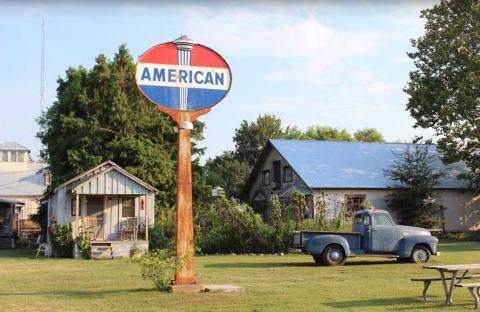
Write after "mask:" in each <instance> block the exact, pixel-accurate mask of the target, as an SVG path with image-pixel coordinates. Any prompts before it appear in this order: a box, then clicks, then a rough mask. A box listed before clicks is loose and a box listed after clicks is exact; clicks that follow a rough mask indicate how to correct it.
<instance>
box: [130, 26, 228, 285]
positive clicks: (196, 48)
mask: <svg viewBox="0 0 480 312" xmlns="http://www.w3.org/2000/svg"><path fill="white" fill-rule="evenodd" d="M135 81H136V84H137V87H138V90H139V91H140V92H141V93H142V94H143V95H144V96H145V97H146V98H147V99H148V100H149V101H150V102H152V103H153V104H155V105H156V106H157V109H158V110H159V111H160V112H162V113H165V114H167V115H169V116H170V117H171V118H172V119H173V120H174V121H175V122H176V125H177V128H178V163H177V203H176V204H177V210H176V224H175V225H176V228H175V247H176V260H177V262H179V263H181V264H184V265H183V266H182V268H181V269H180V270H178V271H177V272H176V273H175V280H174V281H173V286H172V291H174V292H197V291H202V290H204V289H205V286H204V285H198V284H197V281H196V280H195V277H194V274H193V256H194V246H193V211H192V149H191V148H192V146H191V130H192V129H193V124H192V122H194V121H195V120H197V118H198V117H199V116H202V115H204V114H206V113H208V112H209V111H210V109H211V108H212V106H214V105H216V104H217V103H219V102H220V101H221V100H223V98H224V97H225V96H226V95H227V93H228V91H229V90H230V87H231V84H232V73H231V71H230V67H229V66H228V64H227V62H226V61H225V60H224V59H223V58H222V57H221V56H220V55H219V54H218V53H217V52H215V51H214V50H212V49H210V48H208V47H206V46H204V45H201V44H198V43H196V42H194V41H193V40H191V39H190V38H188V37H187V36H185V35H182V36H181V37H180V38H178V39H176V40H174V41H171V42H165V43H162V44H159V45H156V46H154V47H152V48H150V49H149V50H148V51H146V52H145V53H144V54H142V55H141V56H140V57H139V60H138V62H137V65H136V67H135ZM209 289H211V288H209ZM223 290H224V289H223ZM228 291H231V288H229V289H228Z"/></svg>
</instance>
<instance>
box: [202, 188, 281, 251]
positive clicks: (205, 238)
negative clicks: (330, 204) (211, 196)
mask: <svg viewBox="0 0 480 312" xmlns="http://www.w3.org/2000/svg"><path fill="white" fill-rule="evenodd" d="M202 223H203V226H199V227H196V235H195V239H196V245H197V246H198V247H199V248H200V249H201V251H202V252H204V253H207V254H212V253H271V252H278V251H280V250H278V249H279V248H278V246H277V243H276V242H277V241H278V239H277V235H279V231H278V230H277V231H276V230H275V228H274V227H273V226H270V225H268V224H265V223H264V222H263V220H262V218H261V216H260V215H258V214H256V213H254V212H253V210H252V208H250V207H249V206H247V205H241V204H240V203H239V202H238V200H236V199H228V198H226V197H221V198H218V199H216V200H215V201H214V202H213V204H212V205H211V206H210V207H209V209H208V211H207V212H206V214H205V217H204V220H203V222H202ZM280 235H281V239H283V241H284V242H285V241H286V242H287V243H285V244H281V245H282V246H283V248H288V241H289V240H290V233H289V232H288V231H281V233H280ZM285 246H286V247H285Z"/></svg>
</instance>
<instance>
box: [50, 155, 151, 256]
mask: <svg viewBox="0 0 480 312" xmlns="http://www.w3.org/2000/svg"><path fill="white" fill-rule="evenodd" d="M156 191H157V190H156V189H155V188H154V187H152V186H151V185H149V184H148V183H146V182H144V181H142V180H141V179H139V178H137V177H135V176H134V175H132V174H130V173H128V172H127V171H126V170H125V169H123V168H121V167H120V166H118V165H117V164H115V163H114V162H112V161H106V162H104V163H102V164H100V165H98V166H96V167H95V168H92V169H90V170H88V171H85V172H84V173H82V174H80V175H78V176H76V177H74V178H72V179H70V180H68V181H66V182H65V183H63V184H61V185H60V186H58V187H57V188H56V189H55V190H54V192H53V194H52V195H51V196H50V198H49V200H48V206H49V208H48V214H49V222H50V223H51V222H56V223H59V224H69V223H70V224H71V225H72V234H73V237H74V238H75V237H77V236H79V235H81V234H85V235H87V234H88V235H89V236H91V239H92V252H99V253H100V251H102V250H103V251H105V252H104V253H103V254H102V256H108V257H110V256H111V257H124V256H128V255H129V252H130V248H131V247H132V246H133V245H136V246H137V247H139V248H141V249H148V228H149V226H153V223H154V201H155V192H156ZM86 232H88V233H86ZM95 246H97V247H95ZM95 248H96V249H98V250H94V249H95ZM110 251H111V254H109V252H110ZM77 254H78V253H77V252H76V250H75V251H74V255H77Z"/></svg>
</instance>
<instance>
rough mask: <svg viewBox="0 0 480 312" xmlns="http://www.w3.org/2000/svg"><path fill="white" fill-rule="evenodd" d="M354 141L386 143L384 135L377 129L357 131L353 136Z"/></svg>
mask: <svg viewBox="0 0 480 312" xmlns="http://www.w3.org/2000/svg"><path fill="white" fill-rule="evenodd" d="M353 139H354V140H355V141H361V142H385V139H384V138H383V134H382V133H381V132H380V131H378V130H377V129H375V128H365V129H361V130H357V131H355V134H354V135H353Z"/></svg>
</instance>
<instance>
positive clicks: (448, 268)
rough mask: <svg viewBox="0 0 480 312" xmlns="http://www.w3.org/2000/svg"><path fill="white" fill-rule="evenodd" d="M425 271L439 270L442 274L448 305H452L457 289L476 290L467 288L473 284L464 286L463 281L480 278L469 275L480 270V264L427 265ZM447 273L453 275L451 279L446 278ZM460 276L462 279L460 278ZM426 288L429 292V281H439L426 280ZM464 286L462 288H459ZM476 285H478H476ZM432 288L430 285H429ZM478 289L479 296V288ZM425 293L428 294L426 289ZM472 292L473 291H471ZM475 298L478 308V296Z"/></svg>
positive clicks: (441, 278)
mask: <svg viewBox="0 0 480 312" xmlns="http://www.w3.org/2000/svg"><path fill="white" fill-rule="evenodd" d="M423 268H424V269H430V270H437V271H438V272H439V273H440V280H441V281H442V285H443V290H444V292H445V303H446V304H449V305H450V304H452V303H453V300H452V297H453V291H454V290H455V288H456V287H464V288H468V289H469V290H470V289H471V288H475V287H474V286H473V287H472V286H467V285H473V283H472V284H463V283H462V281H463V280H464V279H474V278H479V277H478V276H477V275H470V276H469V275H467V274H468V272H469V271H472V270H480V263H471V264H452V265H427V266H424V267H423ZM446 273H451V274H452V275H451V277H448V276H445V274H446ZM459 275H460V277H458V276H459ZM419 280H420V279H419ZM424 280H425V281H424V285H425V286H424V287H426V289H427V290H428V287H427V286H426V284H427V283H428V281H430V283H431V282H432V281H434V280H437V278H433V279H428V278H427V279H424ZM447 281H450V285H448V283H447ZM458 285H462V286H458ZM475 285H476V283H475ZM428 286H430V285H428ZM476 289H477V294H478V288H476ZM424 292H425V294H426V290H425V288H424ZM470 292H472V290H470ZM474 298H475V303H476V305H477V306H478V296H477V297H476V296H474Z"/></svg>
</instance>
